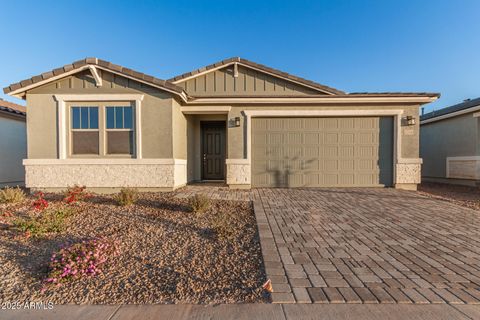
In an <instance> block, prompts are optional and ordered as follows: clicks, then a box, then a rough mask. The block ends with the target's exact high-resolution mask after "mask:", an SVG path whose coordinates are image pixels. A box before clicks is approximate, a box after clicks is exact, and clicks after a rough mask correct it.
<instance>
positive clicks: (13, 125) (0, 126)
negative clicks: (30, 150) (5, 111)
mask: <svg viewBox="0 0 480 320" xmlns="http://www.w3.org/2000/svg"><path fill="white" fill-rule="evenodd" d="M26 157H27V134H26V126H25V121H22V120H14V119H13V118H9V117H4V116H3V115H0V187H2V186H5V185H12V186H16V185H24V181H25V170H24V168H23V164H22V160H23V159H25V158H26Z"/></svg>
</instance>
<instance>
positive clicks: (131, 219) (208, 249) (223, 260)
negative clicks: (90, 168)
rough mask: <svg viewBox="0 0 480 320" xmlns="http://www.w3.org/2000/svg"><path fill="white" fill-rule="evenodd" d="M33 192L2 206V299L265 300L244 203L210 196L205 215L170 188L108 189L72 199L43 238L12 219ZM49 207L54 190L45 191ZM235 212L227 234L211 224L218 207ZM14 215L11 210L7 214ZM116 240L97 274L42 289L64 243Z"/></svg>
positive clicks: (55, 199)
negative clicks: (134, 197)
mask: <svg viewBox="0 0 480 320" xmlns="http://www.w3.org/2000/svg"><path fill="white" fill-rule="evenodd" d="M32 199H33V198H32V197H29V198H28V199H27V200H26V201H24V202H23V203H22V204H17V205H6V204H1V205H0V283H1V285H0V301H1V302H7V301H51V302H53V303H55V304H65V303H77V304H85V303H92V304H117V303H123V304H145V303H201V304H210V303H239V302H240V303H241V302H264V301H265V299H266V298H265V295H264V292H263V291H262V289H261V286H262V283H263V282H264V281H265V280H266V279H265V273H264V266H263V260H262V255H261V248H260V243H259V239H258V232H257V225H256V221H255V216H254V213H253V208H252V204H251V203H250V202H236V201H212V202H211V205H210V207H209V209H208V210H207V211H206V212H204V213H203V214H196V213H194V212H191V211H190V208H189V205H188V199H180V198H176V197H175V193H146V194H141V196H140V199H139V200H138V202H137V203H136V204H135V205H133V206H130V207H120V206H118V205H117V204H116V203H115V201H114V200H113V197H111V196H99V195H97V196H94V197H93V198H91V199H89V200H87V201H85V202H80V203H79V204H77V205H76V206H77V210H76V213H75V214H74V215H73V216H71V217H69V218H68V219H69V220H68V224H67V227H66V229H65V230H64V231H62V232H61V233H58V234H49V235H47V236H46V237H43V238H34V237H30V238H27V237H25V236H24V235H23V234H22V233H21V232H20V231H18V230H14V229H13V228H12V225H11V221H12V219H14V218H15V217H16V216H17V215H20V214H23V215H25V214H30V212H31V211H32V209H31V202H32ZM46 199H47V200H49V201H50V203H51V206H52V205H53V206H55V205H57V204H59V203H60V202H61V196H60V195H53V194H49V195H46ZM222 212H223V213H227V214H231V215H234V217H235V219H234V220H233V221H234V222H233V223H232V222H231V221H230V224H231V225H230V227H231V228H233V229H234V232H233V235H229V237H230V238H224V237H220V236H218V234H217V233H216V232H215V229H212V225H214V224H215V223H216V222H214V217H215V215H216V214H219V213H222ZM11 215H12V216H11ZM105 236H106V237H110V238H113V239H115V240H117V241H118V242H119V243H120V252H121V253H120V255H119V256H118V257H116V258H115V260H114V263H113V264H111V265H108V266H107V267H106V269H105V272H104V273H103V274H100V275H97V276H95V277H84V278H80V279H75V280H72V281H71V282H68V283H66V284H63V285H61V286H59V287H57V286H53V287H51V288H49V289H48V290H47V291H45V292H42V291H41V288H42V286H43V280H44V279H45V277H46V275H47V272H48V262H49V259H50V257H51V255H52V253H53V252H56V251H58V250H59V248H60V246H61V245H62V244H64V243H67V242H68V243H75V242H78V241H81V240H84V239H91V238H94V237H105Z"/></svg>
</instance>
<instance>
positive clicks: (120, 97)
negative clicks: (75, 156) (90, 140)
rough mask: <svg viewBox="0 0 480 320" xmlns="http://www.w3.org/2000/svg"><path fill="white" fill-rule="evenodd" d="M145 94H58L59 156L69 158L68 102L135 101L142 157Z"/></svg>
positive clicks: (138, 147) (138, 153)
mask: <svg viewBox="0 0 480 320" xmlns="http://www.w3.org/2000/svg"><path fill="white" fill-rule="evenodd" d="M143 97H144V95H143V94H56V95H54V98H55V100H56V101H57V104H58V109H57V113H58V158H59V159H67V150H68V148H67V119H66V117H67V102H92V101H134V102H135V148H136V159H142V130H141V120H142V119H141V105H142V101H143Z"/></svg>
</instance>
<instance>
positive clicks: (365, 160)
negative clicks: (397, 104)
mask: <svg viewBox="0 0 480 320" xmlns="http://www.w3.org/2000/svg"><path fill="white" fill-rule="evenodd" d="M392 182H393V118H392V117H355V118H353V117H341V118H253V119H252V185H253V186H254V187H356V186H391V185H392Z"/></svg>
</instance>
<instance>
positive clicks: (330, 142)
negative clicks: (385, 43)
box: [4, 58, 439, 192]
mask: <svg viewBox="0 0 480 320" xmlns="http://www.w3.org/2000/svg"><path fill="white" fill-rule="evenodd" d="M4 92H5V93H7V94H9V95H11V96H14V97H18V98H22V99H25V100H26V101H27V106H28V108H29V116H28V118H27V132H28V157H27V159H25V160H24V162H23V163H24V165H25V170H26V184H27V186H28V187H30V188H33V189H49V190H56V189H64V188H65V187H67V186H69V185H74V184H81V185H86V186H87V187H89V188H92V189H97V190H98V191H105V192H108V191H111V190H115V189H117V188H121V187H125V186H129V187H136V188H139V189H142V190H172V189H175V188H179V187H182V186H184V185H185V184H187V183H189V182H193V181H204V180H213V181H224V182H225V183H226V184H227V185H228V186H229V187H231V188H250V187H378V186H391V187H396V188H406V189H415V188H416V185H417V184H418V183H420V168H421V159H420V158H419V124H418V122H419V121H418V115H419V106H421V105H423V104H425V103H429V102H431V101H434V100H436V99H437V98H438V97H439V94H437V93H345V92H343V91H341V90H337V89H334V88H330V87H327V86H325V85H321V84H318V83H315V82H313V81H310V80H306V79H303V78H300V77H297V76H293V75H291V74H288V73H285V72H282V71H279V70H276V69H272V68H270V67H267V66H264V65H260V64H257V63H254V62H251V61H248V60H245V59H242V58H231V59H227V60H223V61H219V62H217V63H215V64H212V65H209V66H206V67H203V68H200V69H198V70H194V71H191V72H188V73H185V74H182V75H179V76H176V77H173V78H171V79H169V80H161V79H158V78H155V77H153V76H150V75H147V74H144V73H141V72H138V71H134V70H132V69H129V68H125V67H122V66H119V65H116V64H112V63H110V62H108V61H104V60H101V59H97V58H86V59H83V60H80V61H77V62H74V63H72V64H68V65H65V66H63V67H60V68H57V69H54V70H51V71H48V72H45V73H43V74H41V75H37V76H34V77H32V78H30V79H26V80H23V81H20V82H18V83H15V84H12V85H10V86H9V87H6V88H4Z"/></svg>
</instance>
